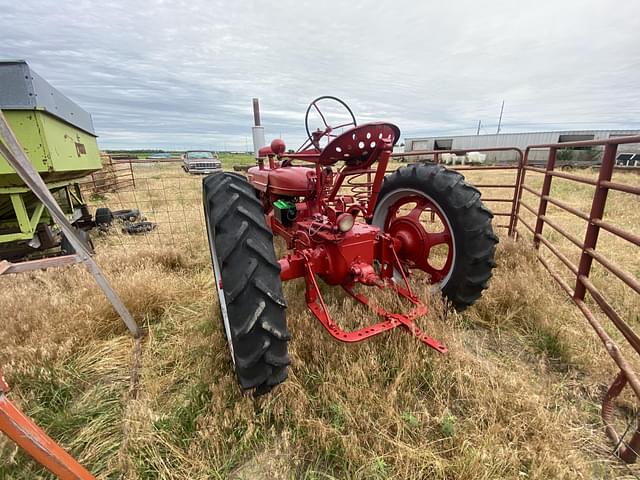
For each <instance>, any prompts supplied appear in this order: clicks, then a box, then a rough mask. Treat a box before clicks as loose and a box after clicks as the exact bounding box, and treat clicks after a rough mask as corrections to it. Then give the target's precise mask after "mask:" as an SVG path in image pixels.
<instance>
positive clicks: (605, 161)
mask: <svg viewBox="0 0 640 480" xmlns="http://www.w3.org/2000/svg"><path fill="white" fill-rule="evenodd" d="M617 150H618V145H615V144H613V145H612V144H606V145H605V147H604V155H603V156H602V165H600V172H599V173H598V183H597V185H596V191H595V193H594V194H593V200H592V202H591V212H590V213H589V224H588V225H587V231H586V232H585V235H584V245H583V247H582V254H581V255H580V263H579V265H578V276H577V278H576V288H575V290H574V292H573V298H575V299H579V300H584V295H585V293H586V288H585V286H584V284H583V283H582V280H581V279H580V277H588V276H589V272H590V271H591V263H592V262H593V258H592V257H591V255H589V254H588V253H587V250H589V249H594V250H595V248H596V244H597V243H598V234H599V233H600V227H599V226H598V225H596V224H595V223H594V222H593V221H594V220H602V215H603V213H604V208H605V206H606V204H607V194H608V193H609V189H608V188H607V187H604V186H602V182H608V181H610V180H611V176H612V175H613V167H614V166H615V163H616V152H617Z"/></svg>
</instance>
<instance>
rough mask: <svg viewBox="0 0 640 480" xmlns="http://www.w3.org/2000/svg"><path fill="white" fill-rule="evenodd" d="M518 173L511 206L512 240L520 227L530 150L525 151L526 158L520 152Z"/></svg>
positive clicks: (510, 225) (510, 232)
mask: <svg viewBox="0 0 640 480" xmlns="http://www.w3.org/2000/svg"><path fill="white" fill-rule="evenodd" d="M518 154H519V159H518V172H517V174H516V183H515V185H514V187H513V203H512V204H511V218H510V219H509V231H508V234H509V236H510V237H511V238H514V239H517V238H516V227H517V226H518V215H519V214H520V198H521V197H522V185H524V174H525V166H526V164H527V159H528V157H529V149H528V148H527V149H526V150H525V153H524V156H523V155H522V151H520V152H518Z"/></svg>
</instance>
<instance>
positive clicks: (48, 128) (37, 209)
mask: <svg viewBox="0 0 640 480" xmlns="http://www.w3.org/2000/svg"><path fill="white" fill-rule="evenodd" d="M0 109H2V112H3V114H4V115H5V117H6V119H7V122H8V123H9V125H10V127H11V129H12V130H13V132H14V133H15V135H16V137H17V139H18V141H19V142H20V145H21V146H22V148H23V149H24V151H25V153H26V154H27V156H28V157H29V159H30V160H31V162H32V163H33V165H34V166H35V168H36V170H37V171H38V172H39V173H40V175H41V176H42V178H43V179H44V181H45V182H46V184H47V186H48V188H49V190H50V191H51V192H52V193H53V194H54V196H55V197H56V199H57V200H58V203H59V204H60V206H61V207H62V209H63V211H64V212H65V213H66V214H67V215H68V216H69V220H70V221H71V222H72V223H73V224H74V225H75V226H76V227H78V228H79V229H83V228H88V227H89V226H91V225H92V222H91V215H90V214H89V212H88V210H87V208H86V205H85V202H84V201H83V198H82V194H81V191H80V186H79V185H78V180H79V179H80V178H82V177H85V176H86V175H88V174H90V173H91V172H94V171H96V170H100V169H101V168H102V164H101V160H100V151H99V150H98V144H97V142H96V134H95V132H94V129H93V122H92V120H91V116H90V115H89V113H87V112H86V111H84V110H83V109H82V108H80V107H79V106H78V105H76V104H75V103H74V102H72V101H71V100H70V99H69V98H67V97H66V96H64V95H63V94H62V93H60V92H59V91H58V90H56V89H55V88H53V87H52V86H51V85H50V84H49V83H47V82H46V81H45V80H44V79H43V78H42V77H40V76H39V75H37V74H36V73H35V72H34V71H33V70H31V68H30V67H29V66H28V65H27V63H26V62H25V61H0ZM62 240H63V239H62V238H61V236H60V234H59V232H58V231H57V229H56V228H55V226H54V224H53V222H52V220H51V217H50V216H49V213H48V212H47V211H46V209H45V208H44V205H43V204H42V203H40V201H39V200H38V199H37V198H36V197H35V195H33V193H31V192H30V190H29V188H28V187H27V186H26V185H24V183H23V182H22V180H21V179H20V178H19V177H18V175H17V174H16V173H15V171H14V170H13V168H12V167H11V165H9V163H8V162H7V160H6V158H4V157H3V156H2V155H1V154H0V259H8V260H11V259H15V258H19V257H24V256H28V255H30V254H31V253H35V252H42V251H46V250H49V249H51V248H54V247H56V246H58V245H60V244H61V241H62Z"/></svg>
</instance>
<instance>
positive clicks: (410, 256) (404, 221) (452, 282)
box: [372, 163, 498, 311]
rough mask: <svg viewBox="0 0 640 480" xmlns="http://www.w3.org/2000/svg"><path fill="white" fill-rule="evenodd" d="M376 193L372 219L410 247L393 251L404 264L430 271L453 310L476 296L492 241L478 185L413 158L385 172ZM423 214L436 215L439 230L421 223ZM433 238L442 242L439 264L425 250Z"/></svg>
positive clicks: (490, 261) (491, 263) (490, 259)
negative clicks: (444, 249) (443, 253)
mask: <svg viewBox="0 0 640 480" xmlns="http://www.w3.org/2000/svg"><path fill="white" fill-rule="evenodd" d="M378 198H379V200H378V202H377V205H376V208H375V213H374V216H373V221H372V223H373V224H374V225H377V226H379V227H380V228H381V229H383V230H385V231H386V232H387V233H390V234H391V235H392V236H394V235H396V236H398V237H402V239H403V241H404V242H405V244H407V245H409V247H411V248H409V247H407V248H406V249H405V250H407V251H408V250H411V253H407V251H403V250H402V249H401V250H400V254H399V257H400V260H401V261H402V260H404V261H405V262H406V263H405V264H406V265H407V269H408V268H409V267H410V268H421V269H422V270H424V271H426V272H427V273H430V274H431V279H432V283H433V284H434V287H436V288H438V289H440V290H441V292H442V294H443V296H444V297H445V298H446V299H447V300H448V301H449V302H451V304H452V305H453V306H454V307H455V309H456V310H458V311H462V310H464V309H466V308H467V307H469V306H470V305H472V304H473V303H474V302H475V301H476V300H478V298H480V296H481V294H482V291H483V290H484V289H486V288H487V286H488V281H489V279H490V278H491V274H492V270H493V268H494V267H495V266H496V263H495V251H496V244H497V243H498V237H497V236H496V235H495V234H494V232H493V228H492V226H491V219H492V218H493V214H492V213H491V211H490V210H489V209H488V208H486V207H485V206H484V204H483V203H482V201H481V200H480V192H479V191H478V189H477V188H475V187H474V186H472V185H470V184H468V183H467V182H465V180H464V176H462V175H461V174H460V173H458V172H456V171H454V170H449V169H447V168H444V167H443V166H441V165H436V164H432V163H418V164H413V165H408V166H405V167H401V168H399V169H398V170H397V171H395V172H394V173H393V174H391V175H389V176H387V177H385V179H384V183H383V184H382V188H381V190H380V195H379V197H378ZM414 205H415V206H414ZM401 207H405V210H404V211H403V210H402V209H401ZM407 210H411V211H410V212H408V213H407ZM425 217H427V222H424V220H423V219H425ZM429 217H430V219H431V222H432V224H433V221H434V218H435V219H439V222H440V223H441V224H442V225H443V231H442V232H429V231H428V229H427V228H425V227H422V226H421V222H422V223H426V224H428V222H429V219H428V218H429ZM416 219H419V220H420V221H419V222H416V221H415V220H416ZM420 229H422V231H421V230H420ZM438 244H447V246H448V249H447V259H446V261H445V262H444V266H442V267H433V266H432V265H430V263H429V262H430V260H429V258H430V257H429V255H430V252H431V248H432V247H434V246H436V245H438ZM403 257H404V258H403Z"/></svg>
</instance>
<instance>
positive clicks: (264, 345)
mask: <svg viewBox="0 0 640 480" xmlns="http://www.w3.org/2000/svg"><path fill="white" fill-rule="evenodd" d="M203 200H204V211H205V220H206V224H207V233H208V236H209V247H210V250H211V260H212V263H213V270H214V274H215V282H216V291H217V293H218V299H219V303H220V315H221V317H222V323H223V325H224V331H225V335H226V337H227V342H228V344H229V350H230V352H231V359H232V361H233V365H234V368H235V371H236V375H237V377H238V381H239V383H240V386H241V387H242V388H244V389H255V390H254V393H255V394H256V395H261V394H264V393H267V392H269V391H270V390H271V389H272V388H273V387H274V386H275V385H277V384H279V383H281V382H283V381H284V380H285V379H286V378H287V366H288V365H289V363H290V361H289V356H288V353H287V343H288V341H289V331H288V329H287V325H286V320H285V308H286V302H285V300H284V295H283V293H282V283H281V281H280V266H279V264H278V262H277V260H276V256H275V251H274V248H273V236H272V234H271V231H270V230H269V229H268V228H267V225H266V222H265V218H264V214H263V210H262V205H261V203H260V201H259V200H258V199H257V197H256V194H255V190H254V188H253V187H252V186H251V185H250V184H249V183H248V182H247V181H246V180H245V178H244V177H242V176H241V175H238V174H235V173H229V172H224V173H219V174H216V175H211V176H208V177H207V178H205V179H204V182H203Z"/></svg>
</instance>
